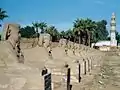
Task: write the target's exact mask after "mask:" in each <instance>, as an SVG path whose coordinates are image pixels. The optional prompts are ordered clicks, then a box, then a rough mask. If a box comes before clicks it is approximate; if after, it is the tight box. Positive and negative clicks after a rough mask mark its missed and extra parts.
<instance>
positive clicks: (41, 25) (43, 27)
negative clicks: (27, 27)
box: [38, 22, 47, 33]
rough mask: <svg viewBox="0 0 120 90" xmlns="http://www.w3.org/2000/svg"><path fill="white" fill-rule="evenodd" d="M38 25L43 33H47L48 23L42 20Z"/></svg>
mask: <svg viewBox="0 0 120 90" xmlns="http://www.w3.org/2000/svg"><path fill="white" fill-rule="evenodd" d="M38 26H39V28H40V29H41V33H45V29H46V28H47V23H45V22H40V23H39V25H38Z"/></svg>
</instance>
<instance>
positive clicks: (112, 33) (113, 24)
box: [110, 13, 117, 46]
mask: <svg viewBox="0 0 120 90" xmlns="http://www.w3.org/2000/svg"><path fill="white" fill-rule="evenodd" d="M110 26H111V28H110V44H111V46H117V40H116V20H115V13H112V17H111V22H110Z"/></svg>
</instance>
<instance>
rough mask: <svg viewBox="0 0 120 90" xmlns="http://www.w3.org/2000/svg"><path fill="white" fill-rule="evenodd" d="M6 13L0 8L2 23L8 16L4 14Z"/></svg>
mask: <svg viewBox="0 0 120 90" xmlns="http://www.w3.org/2000/svg"><path fill="white" fill-rule="evenodd" d="M6 13H7V12H6V11H4V10H3V9H2V8H0V21H3V20H4V19H5V18H7V17H8V15H7V14H6ZM0 27H1V24H0Z"/></svg>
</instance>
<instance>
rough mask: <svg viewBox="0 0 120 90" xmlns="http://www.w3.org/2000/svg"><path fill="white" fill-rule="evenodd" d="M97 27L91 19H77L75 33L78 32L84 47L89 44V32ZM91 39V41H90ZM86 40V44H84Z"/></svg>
mask: <svg viewBox="0 0 120 90" xmlns="http://www.w3.org/2000/svg"><path fill="white" fill-rule="evenodd" d="M95 27H96V23H95V22H94V21H92V20H91V19H88V18H87V19H77V20H75V22H74V28H75V32H77V34H78V37H79V43H80V44H82V43H84V45H88V44H89V42H88V41H89V40H90V36H89V34H88V32H89V31H94V30H95ZM88 39H89V40H88ZM83 40H84V42H83Z"/></svg>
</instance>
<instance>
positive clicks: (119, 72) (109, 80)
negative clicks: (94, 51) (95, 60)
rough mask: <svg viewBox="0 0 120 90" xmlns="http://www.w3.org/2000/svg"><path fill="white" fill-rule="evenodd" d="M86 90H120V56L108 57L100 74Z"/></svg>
mask: <svg viewBox="0 0 120 90" xmlns="http://www.w3.org/2000/svg"><path fill="white" fill-rule="evenodd" d="M85 90H120V56H106V57H105V60H104V61H103V65H102V66H101V71H100V73H98V74H97V75H95V77H94V80H93V81H92V82H90V83H89V84H88V86H87V88H86V89H85Z"/></svg>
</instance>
